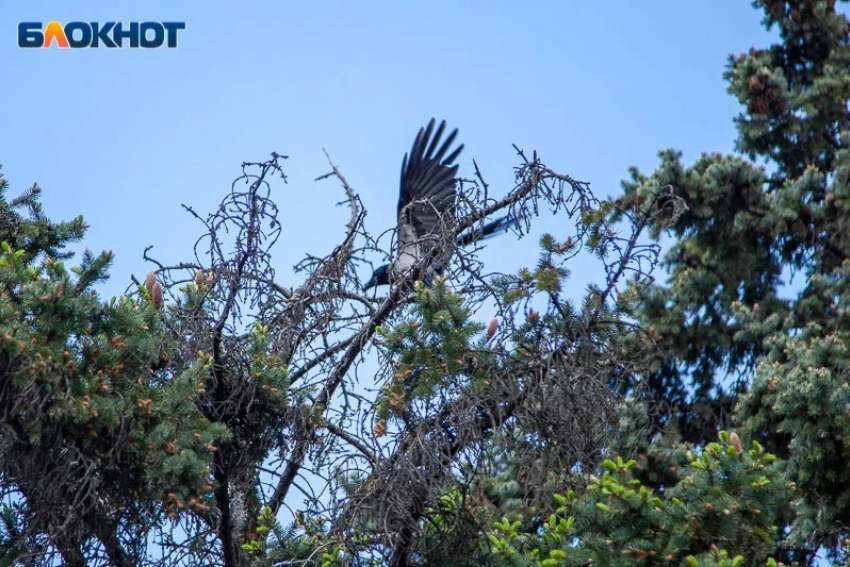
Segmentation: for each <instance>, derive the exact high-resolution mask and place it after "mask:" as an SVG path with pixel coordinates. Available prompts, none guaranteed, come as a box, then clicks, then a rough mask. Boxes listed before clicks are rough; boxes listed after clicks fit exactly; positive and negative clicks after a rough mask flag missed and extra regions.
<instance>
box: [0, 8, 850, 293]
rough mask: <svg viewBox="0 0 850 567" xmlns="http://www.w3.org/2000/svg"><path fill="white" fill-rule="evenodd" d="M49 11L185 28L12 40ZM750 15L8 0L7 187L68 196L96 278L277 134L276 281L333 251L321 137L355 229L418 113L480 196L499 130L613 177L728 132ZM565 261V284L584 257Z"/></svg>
mask: <svg viewBox="0 0 850 567" xmlns="http://www.w3.org/2000/svg"><path fill="white" fill-rule="evenodd" d="M843 9H845V10H846V5H845V6H844V7H843ZM49 20H59V21H62V22H67V21H73V20H86V21H109V20H121V21H124V22H127V21H139V20H170V21H174V20H178V21H185V22H186V29H185V30H183V31H182V32H181V33H180V43H179V48H178V49H176V50H166V49H160V50H152V51H145V50H130V49H127V48H124V49H120V50H107V49H96V50H62V51H60V50H57V49H50V50H21V49H18V48H17V45H16V27H17V23H18V22H19V21H49ZM760 20H761V12H760V11H757V10H755V9H753V8H752V7H751V5H750V2H749V1H746V0H739V1H736V2H732V1H731V0H720V1H718V0H702V1H699V2H697V1H682V0H654V1H652V2H638V1H635V0H609V1H607V2H586V1H578V0H561V1H556V0H549V1H532V2H527V3H523V4H520V3H518V2H509V1H507V0H490V1H484V0H469V1H463V2H461V1H457V0H455V1H450V0H439V1H431V2H390V1H388V0H383V1H372V2H343V1H339V0H337V1H327V2H292V1H287V2H276V3H272V2H257V1H243V2H239V3H237V2H223V1H221V0H214V1H209V2H165V1H153V0H148V1H146V2H128V1H111V2H108V3H107V2H94V1H91V0H89V1H84V0H76V1H75V2H60V1H30V2H6V3H5V4H4V7H3V11H2V13H0V62H2V63H0V70H2V72H0V78H2V89H0V108H2V110H3V121H2V136H1V137H0V163H2V164H3V172H4V173H5V175H6V177H7V178H8V179H9V180H10V182H11V189H10V196H16V195H17V194H19V193H20V192H21V191H23V190H24V189H25V188H27V187H29V186H30V185H31V184H32V183H34V182H37V183H39V184H40V185H41V186H42V187H43V188H44V196H43V203H44V205H45V209H46V212H47V214H48V215H49V216H50V217H51V218H53V219H54V220H60V219H68V218H71V217H73V216H75V215H78V214H82V215H83V216H84V217H85V219H86V220H87V222H88V223H89V224H90V225H91V229H90V231H89V233H88V237H87V238H86V240H85V242H84V244H85V245H86V246H88V247H89V248H91V249H92V250H94V251H100V250H103V249H111V250H113V251H114V252H115V253H116V255H117V257H116V261H115V265H114V267H113V270H112V279H111V281H110V282H108V283H106V284H104V285H103V286H101V291H102V292H103V293H104V294H105V295H116V294H120V293H122V292H123V291H124V289H125V288H126V287H127V285H128V283H129V277H130V275H131V274H135V275H136V277H137V278H139V279H143V277H144V274H145V273H146V272H147V271H148V270H149V269H150V268H149V266H146V265H145V264H144V263H143V261H142V259H141V255H142V252H143V250H144V248H145V247H146V246H148V245H153V246H154V247H155V248H154V252H153V254H154V255H155V256H157V257H158V258H160V259H162V260H164V261H171V262H177V261H179V260H183V259H190V258H191V250H192V244H193V243H194V241H195V239H196V238H197V237H198V236H199V234H200V226H199V225H198V224H197V223H196V222H195V221H193V220H192V219H191V217H189V215H188V214H187V213H186V212H184V211H183V209H182V208H181V206H180V205H181V204H183V203H185V204H188V205H192V206H193V207H195V208H196V210H198V211H199V212H201V213H206V212H208V211H210V210H211V209H213V208H214V207H215V206H216V205H217V204H218V202H219V201H220V200H221V198H222V197H223V196H224V195H226V194H227V192H228V191H229V188H230V183H231V181H232V180H233V178H234V177H236V176H237V175H238V174H239V172H240V164H241V163H242V162H243V161H262V160H264V159H265V158H266V157H268V156H269V154H270V153H271V152H272V151H277V152H280V153H282V154H286V155H288V156H290V159H289V160H288V161H287V162H285V166H286V172H287V174H288V176H289V183H288V185H280V184H279V185H277V186H276V187H277V202H278V204H279V206H280V207H281V218H280V220H281V222H282V224H283V226H284V235H283V237H282V241H281V244H280V245H279V246H278V249H277V257H276V267H277V272H278V279H279V281H280V283H281V284H283V285H292V284H293V283H295V282H294V281H293V280H292V274H291V266H292V265H293V264H295V263H296V262H297V261H298V260H300V259H301V258H302V257H303V255H304V254H305V253H311V254H316V255H322V256H323V255H325V254H327V253H328V252H329V251H330V250H332V249H333V247H334V246H335V245H336V244H338V242H339V239H340V238H341V236H342V234H343V230H344V223H345V222H346V220H347V215H348V211H347V210H346V209H344V208H342V207H337V206H336V203H337V202H339V201H341V200H342V198H343V193H342V191H341V189H340V187H339V185H338V183H336V182H335V181H334V180H326V181H321V182H315V181H314V179H315V178H316V177H318V176H320V175H322V174H324V173H326V172H327V171H328V169H329V167H328V165H327V162H326V159H325V156H324V154H323V151H322V149H323V148H325V149H327V151H328V152H329V153H330V155H331V157H332V159H333V160H334V162H335V163H336V164H337V165H338V166H339V168H340V169H341V171H342V172H343V173H344V174H345V176H346V178H347V179H348V181H349V182H350V183H351V184H352V185H353V186H354V188H355V189H356V190H357V192H358V193H359V194H360V196H361V198H362V201H363V203H364V204H365V206H366V208H367V210H368V218H367V225H368V227H369V228H370V229H371V230H372V231H373V232H375V233H380V232H382V231H384V230H385V229H387V228H389V227H391V226H392V225H393V224H394V223H395V207H396V199H397V191H398V185H397V184H398V174H399V167H400V163H401V159H402V156H403V154H404V153H405V152H406V151H407V150H408V149H409V147H410V144H411V143H412V141H413V138H414V136H415V134H416V131H417V130H418V129H419V128H420V127H421V126H422V125H424V124H425V123H426V122H427V120H428V119H430V118H431V117H432V116H435V117H437V118H445V119H446V120H448V122H449V124H450V126H452V127H457V128H459V129H460V141H462V142H463V143H464V144H465V145H466V150H465V151H464V153H463V155H462V156H461V159H460V164H461V174H462V175H466V176H471V175H472V169H471V164H472V159H473V158H474V159H475V160H476V161H477V162H478V164H479V165H480V166H481V168H482V170H483V172H484V174H485V176H486V178H487V179H488V181H489V182H490V184H491V194H492V195H494V196H498V195H502V194H504V193H505V192H506V191H508V190H509V189H510V188H511V187H512V185H513V167H514V166H515V165H517V163H518V160H517V158H516V156H515V155H514V151H513V149H512V147H511V144H512V143H516V144H517V145H518V146H520V147H521V148H523V149H525V150H527V151H529V152H530V151H531V150H537V151H538V152H539V153H540V155H541V157H542V158H543V160H544V162H545V163H546V164H547V165H548V166H550V167H552V168H553V169H555V170H557V171H560V172H562V173H566V174H568V175H570V176H572V177H573V178H576V179H580V180H583V181H589V182H591V184H592V186H593V188H594V190H595V191H596V192H597V193H598V194H599V195H608V194H614V193H616V192H618V191H619V190H620V181H621V180H622V179H624V178H626V177H627V169H628V167H629V166H632V165H636V166H638V167H639V168H640V169H641V170H642V171H643V172H644V173H650V172H651V171H652V170H653V169H654V167H655V166H656V164H657V163H658V162H657V158H656V154H657V152H658V151H659V150H662V149H666V148H676V149H679V150H682V151H683V152H684V155H685V161H686V163H692V162H693V161H694V160H695V159H696V158H697V157H698V156H699V154H700V153H701V152H715V151H719V152H731V151H732V150H733V145H734V140H735V138H736V132H735V129H734V125H733V122H732V119H733V117H734V116H735V115H736V114H737V113H738V112H739V111H740V108H739V106H738V104H737V102H736V101H735V100H734V99H733V98H732V97H731V96H729V95H728V94H727V93H726V84H725V82H724V81H723V79H722V73H723V70H724V67H725V64H726V59H727V56H728V55H729V54H731V53H740V52H744V51H746V50H748V49H749V48H750V47H751V46H760V47H763V46H766V45H768V44H769V43H770V42H771V41H772V38H773V34H771V33H768V32H767V31H766V30H764V29H763V28H762V27H761V25H760ZM568 228H569V227H567V226H565V224H564V221H563V219H557V218H552V217H551V216H544V217H543V218H541V219H539V220H538V221H537V222H536V223H535V225H534V229H533V232H532V235H531V236H530V237H526V238H525V239H523V240H521V241H516V240H513V239H511V238H509V237H503V238H502V239H500V240H499V246H498V247H495V246H493V245H492V244H491V245H490V246H489V248H488V249H487V250H485V251H484V253H483V254H482V256H481V257H482V259H483V260H484V261H485V262H486V263H487V267H488V268H490V269H492V270H498V271H513V270H515V269H517V268H518V267H520V266H523V265H533V264H534V263H535V261H536V259H537V238H538V237H539V236H540V234H542V233H543V232H546V231H550V232H553V233H554V234H555V235H556V236H562V237H563V236H566V234H567V233H568ZM491 242H493V241H491ZM572 269H573V273H574V275H575V283H576V290H577V291H578V293H576V294H575V295H579V294H580V293H581V289H582V288H583V287H584V284H585V283H586V282H587V280H588V279H589V277H590V276H589V274H590V273H591V272H592V270H593V267H592V266H591V265H590V264H589V263H585V259H581V260H578V261H577V262H576V265H574V266H572ZM363 275H364V276H366V275H367V274H363Z"/></svg>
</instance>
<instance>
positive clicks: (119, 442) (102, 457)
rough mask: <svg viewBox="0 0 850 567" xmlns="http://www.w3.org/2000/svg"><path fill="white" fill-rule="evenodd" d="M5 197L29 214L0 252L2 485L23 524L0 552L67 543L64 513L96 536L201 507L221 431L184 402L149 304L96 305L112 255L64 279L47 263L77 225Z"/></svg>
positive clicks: (183, 387) (61, 268) (185, 389)
mask: <svg viewBox="0 0 850 567" xmlns="http://www.w3.org/2000/svg"><path fill="white" fill-rule="evenodd" d="M35 194H37V193H36V192H31V193H28V195H30V196H32V197H33V198H34V195H35ZM14 202H19V204H25V205H26V206H28V207H29V208H30V209H31V215H32V218H30V219H26V218H24V217H22V216H15V215H13V214H7V218H12V219H13V220H14V224H15V226H16V227H17V230H18V231H20V234H19V233H15V234H10V235H9V236H10V238H9V240H4V241H3V242H2V244H0V247H2V249H1V250H0V282H2V284H0V380H2V382H3V384H4V387H3V388H2V393H0V408H2V410H0V415H2V416H3V421H2V424H0V427H2V428H3V431H4V433H3V435H2V436H0V463H2V465H0V467H2V474H0V478H2V479H3V482H4V489H5V490H10V489H11V490H13V491H15V492H17V493H18V494H19V495H20V496H21V497H22V501H21V502H22V503H23V504H24V505H25V506H26V508H25V510H27V512H28V514H27V515H30V514H31V518H32V524H30V525H26V524H24V525H23V526H21V525H18V526H16V528H15V529H16V531H15V532H12V531H8V532H7V533H8V534H9V535H8V537H7V539H6V540H5V541H3V540H0V544H2V545H3V548H5V549H6V550H10V551H11V550H12V549H19V548H20V546H21V545H22V544H23V542H24V541H25V540H24V539H22V538H26V537H30V536H32V535H33V534H34V533H38V532H44V533H46V534H48V535H49V536H50V537H51V538H62V537H66V535H67V534H62V533H59V532H56V531H54V529H53V528H52V527H51V526H53V525H57V524H56V522H58V521H59V520H61V518H62V517H63V516H65V515H66V514H69V513H73V514H79V515H80V516H82V517H83V518H85V523H86V524H87V525H88V526H89V529H90V530H91V531H92V532H93V533H97V532H99V531H100V530H101V529H102V528H103V525H104V524H105V523H110V522H114V523H116V524H118V523H124V522H126V526H125V527H126V529H140V528H141V527H142V526H144V525H146V523H147V522H149V521H151V520H152V519H153V518H154V517H155V515H156V514H157V513H158V512H157V510H159V509H160V505H161V504H164V509H165V510H166V511H168V512H169V513H171V514H174V515H175V517H176V514H177V512H178V510H179V509H181V508H183V507H184V506H189V507H191V508H194V509H196V510H198V511H200V512H204V511H208V510H209V509H210V507H209V504H207V503H206V502H205V500H206V496H205V495H206V494H207V493H208V492H209V491H210V489H211V488H212V484H211V481H210V466H209V460H210V456H211V454H212V452H213V451H214V450H215V446H214V442H216V440H218V439H220V438H223V437H225V436H226V430H224V429H223V428H221V427H220V426H216V425H214V424H211V423H210V422H209V421H208V420H206V419H205V418H204V417H203V415H202V414H201V413H200V411H199V410H198V408H197V407H196V405H195V404H194V402H193V387H194V384H193V373H195V372H197V369H189V370H187V371H185V372H178V368H177V366H176V365H175V363H174V361H173V360H172V358H171V355H170V354H169V353H173V352H174V346H175V343H174V342H173V340H172V339H169V338H168V334H167V333H166V332H165V322H164V320H163V318H162V315H161V313H160V312H159V311H157V310H156V309H155V308H154V307H153V306H151V305H149V304H147V303H139V302H137V301H134V300H133V299H130V298H121V299H119V300H116V299H111V300H108V301H105V302H104V301H101V300H100V299H99V298H98V296H97V294H96V292H95V291H94V290H93V289H92V286H93V285H94V284H95V283H96V282H99V281H103V280H105V279H106V277H107V269H108V268H109V265H110V263H111V261H112V255H111V254H110V253H102V254H100V255H97V256H95V255H93V254H91V253H89V252H88V251H86V253H85V254H84V255H83V258H82V261H81V263H80V265H79V266H77V267H74V268H72V269H70V270H69V269H68V268H67V267H66V266H65V264H64V263H63V262H62V261H61V260H59V259H57V257H58V256H61V255H60V254H58V253H57V252H59V251H61V248H62V246H63V245H65V244H66V243H67V242H68V241H72V240H75V239H77V238H78V237H80V236H82V232H81V231H82V227H83V226H84V225H82V220H81V219H79V222H75V223H73V224H72V227H76V228H79V229H80V230H79V231H78V230H76V229H72V228H69V226H67V225H64V224H60V225H52V224H50V223H49V222H48V221H47V220H46V219H44V218H43V216H41V213H40V207H38V206H35V205H34V201H28V200H23V201H21V200H16V201H13V203H14ZM3 204H4V206H5V203H3ZM10 241H11V242H10ZM13 244H16V245H17V246H22V248H16V247H15V246H13ZM41 254H44V256H46V257H45V258H44V260H43V261H41V262H37V258H38V257H40V256H41ZM68 478H74V479H76V480H75V482H76V483H79V485H80V486H85V487H87V490H86V492H85V496H80V495H78V494H77V493H76V488H75V485H74V484H69V483H68V482H66V479H68ZM4 512H5V513H4V518H5V519H7V520H8V519H9V518H7V516H8V513H10V509H4ZM57 514H59V515H58V516H57ZM19 519H20V517H19ZM8 525H9V523H8V522H7V526H8ZM131 526H135V527H131ZM79 537H81V538H83V539H85V538H86V537H87V536H85V535H82V534H81V535H80V536H79ZM54 541H55V540H54Z"/></svg>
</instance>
